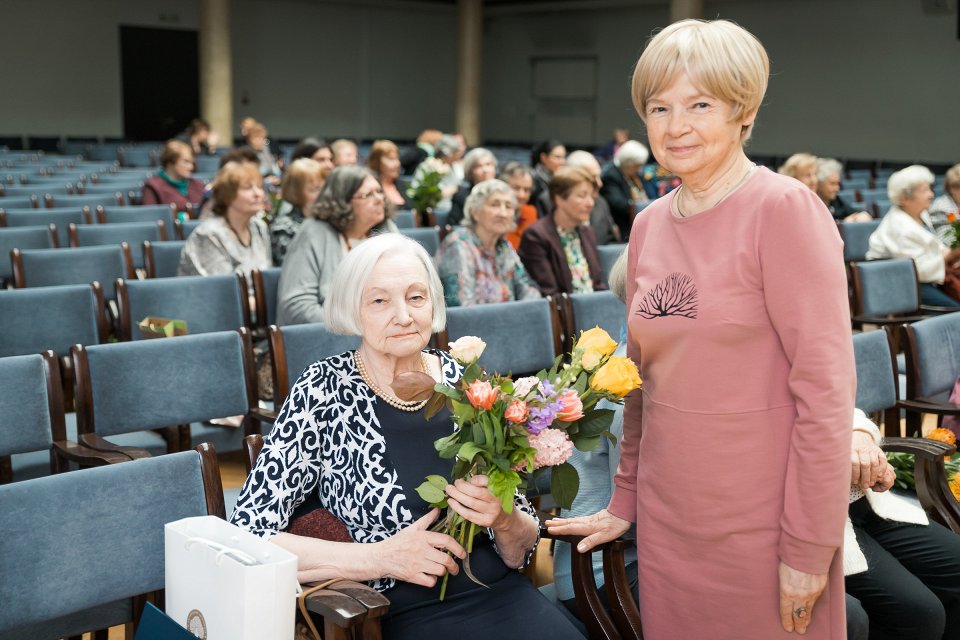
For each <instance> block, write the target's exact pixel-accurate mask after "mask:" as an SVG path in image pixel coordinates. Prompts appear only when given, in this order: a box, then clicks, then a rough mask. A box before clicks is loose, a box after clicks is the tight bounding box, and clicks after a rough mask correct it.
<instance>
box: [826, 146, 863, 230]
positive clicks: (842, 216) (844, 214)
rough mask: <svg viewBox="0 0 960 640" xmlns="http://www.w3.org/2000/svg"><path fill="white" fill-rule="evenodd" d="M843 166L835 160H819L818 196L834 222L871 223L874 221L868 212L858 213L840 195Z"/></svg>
mask: <svg viewBox="0 0 960 640" xmlns="http://www.w3.org/2000/svg"><path fill="white" fill-rule="evenodd" d="M841 174H843V165H842V164H840V162H839V161H837V160H834V159H833V158H817V195H818V196H820V199H821V200H823V204H825V205H827V209H829V210H830V215H832V216H833V219H834V220H838V221H843V222H870V221H871V220H873V216H871V215H870V214H869V213H867V212H866V211H857V210H856V209H854V208H853V207H851V206H850V205H849V204H847V203H846V202H845V201H844V200H843V198H841V197H840V196H839V195H838V194H839V192H840V176H841Z"/></svg>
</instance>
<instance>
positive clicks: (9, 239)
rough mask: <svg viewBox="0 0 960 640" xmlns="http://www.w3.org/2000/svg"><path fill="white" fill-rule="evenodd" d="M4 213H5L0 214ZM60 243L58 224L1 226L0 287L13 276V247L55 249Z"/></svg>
mask: <svg viewBox="0 0 960 640" xmlns="http://www.w3.org/2000/svg"><path fill="white" fill-rule="evenodd" d="M0 215H3V214H0ZM59 245H60V242H59V240H58V239H57V226H56V225H54V224H49V225H38V226H35V227H12V228H6V227H0V287H3V286H6V283H7V282H9V281H10V280H11V279H12V278H13V267H12V266H11V264H10V259H9V256H10V252H11V251H12V250H13V249H55V248H56V247H58V246H59Z"/></svg>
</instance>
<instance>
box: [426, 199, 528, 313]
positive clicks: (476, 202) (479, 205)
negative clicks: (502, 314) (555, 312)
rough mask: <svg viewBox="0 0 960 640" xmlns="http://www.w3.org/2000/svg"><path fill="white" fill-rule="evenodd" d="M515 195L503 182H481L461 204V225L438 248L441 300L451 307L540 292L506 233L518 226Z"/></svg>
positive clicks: (526, 298)
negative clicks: (444, 300)
mask: <svg viewBox="0 0 960 640" xmlns="http://www.w3.org/2000/svg"><path fill="white" fill-rule="evenodd" d="M516 209H517V198H516V196H515V195H514V193H513V189H512V188H510V185H508V184H507V183H505V182H503V181H502V180H484V181H483V182H481V183H479V184H477V186H475V187H474V188H473V190H472V191H471V192H470V196H469V197H468V198H467V201H466V204H465V205H464V214H465V215H464V219H463V226H461V227H457V228H456V229H454V230H453V231H452V232H450V233H449V234H448V235H447V237H446V238H444V239H443V243H442V244H441V245H440V250H439V251H438V252H437V269H438V270H439V272H440V280H441V282H443V289H444V298H445V299H446V302H447V305H448V306H451V307H458V306H459V307H468V306H471V305H475V304H486V303H490V302H507V301H509V300H529V299H531V298H539V297H540V291H539V290H538V289H537V287H536V285H534V283H533V280H532V279H531V278H530V276H529V274H527V271H526V269H524V267H523V263H522V262H520V257H519V256H518V255H517V252H516V250H515V249H514V248H513V245H511V244H510V243H509V242H508V241H507V240H506V238H504V236H505V235H506V234H507V233H509V232H510V231H512V230H513V229H514V227H516V219H515V218H514V212H515V211H516Z"/></svg>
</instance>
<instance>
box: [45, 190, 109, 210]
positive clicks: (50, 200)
mask: <svg viewBox="0 0 960 640" xmlns="http://www.w3.org/2000/svg"><path fill="white" fill-rule="evenodd" d="M43 201H44V202H45V203H46V206H47V208H48V209H50V208H53V207H90V208H91V209H95V208H96V207H113V206H123V202H124V200H123V194H122V193H121V192H120V191H119V190H118V191H117V192H116V193H113V194H110V193H93V194H90V195H82V196H57V197H53V196H50V195H46V196H44V199H43Z"/></svg>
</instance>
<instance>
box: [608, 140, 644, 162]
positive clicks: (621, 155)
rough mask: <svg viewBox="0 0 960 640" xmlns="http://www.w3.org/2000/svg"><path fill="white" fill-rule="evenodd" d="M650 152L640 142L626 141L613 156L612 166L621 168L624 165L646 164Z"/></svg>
mask: <svg viewBox="0 0 960 640" xmlns="http://www.w3.org/2000/svg"><path fill="white" fill-rule="evenodd" d="M649 157H650V152H649V151H648V150H647V148H646V147H645V146H644V145H643V143H642V142H637V141H636V140H627V141H626V142H624V143H623V144H622V145H620V148H619V149H617V153H616V154H614V156H613V164H615V165H617V166H618V167H622V166H623V165H625V164H646V162H647V159H648V158H649Z"/></svg>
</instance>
